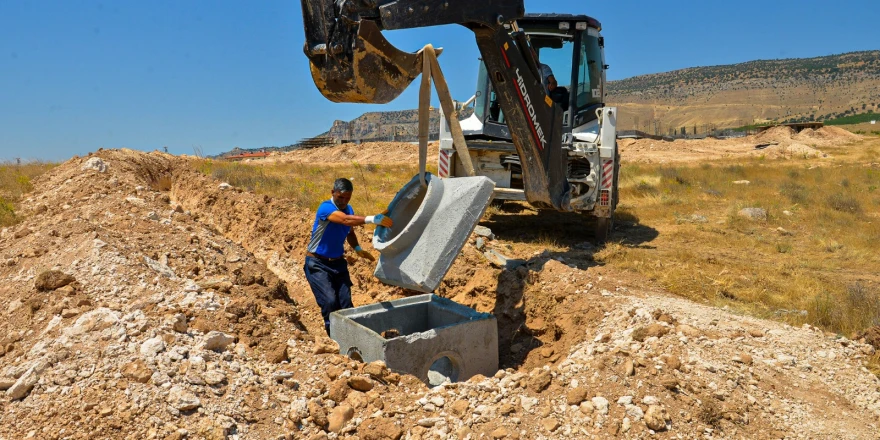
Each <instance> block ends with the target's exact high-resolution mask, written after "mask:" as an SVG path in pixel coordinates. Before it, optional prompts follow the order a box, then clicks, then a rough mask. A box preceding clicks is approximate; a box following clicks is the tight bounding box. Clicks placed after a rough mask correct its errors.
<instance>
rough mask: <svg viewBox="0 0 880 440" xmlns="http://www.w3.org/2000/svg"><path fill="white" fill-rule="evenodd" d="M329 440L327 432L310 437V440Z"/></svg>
mask: <svg viewBox="0 0 880 440" xmlns="http://www.w3.org/2000/svg"><path fill="white" fill-rule="evenodd" d="M329 438H330V437H329V436H328V435H327V433H326V432H324V431H321V432H318V433H316V434H315V435H313V436H311V437H309V440H327V439H329Z"/></svg>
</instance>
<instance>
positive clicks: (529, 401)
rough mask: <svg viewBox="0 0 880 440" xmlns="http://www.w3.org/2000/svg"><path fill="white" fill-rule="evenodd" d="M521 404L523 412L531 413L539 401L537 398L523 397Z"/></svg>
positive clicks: (520, 400) (520, 399)
mask: <svg viewBox="0 0 880 440" xmlns="http://www.w3.org/2000/svg"><path fill="white" fill-rule="evenodd" d="M519 404H520V406H522V408H523V410H525V411H526V412H529V411H530V410H531V409H532V408H534V407H535V405H537V404H538V399H537V398H535V397H527V396H522V397H520V398H519Z"/></svg>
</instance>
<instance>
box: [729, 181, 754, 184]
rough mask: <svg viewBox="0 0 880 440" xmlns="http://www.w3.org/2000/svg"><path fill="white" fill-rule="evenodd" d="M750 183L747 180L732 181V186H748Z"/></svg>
mask: <svg viewBox="0 0 880 440" xmlns="http://www.w3.org/2000/svg"><path fill="white" fill-rule="evenodd" d="M750 183H752V182H749V181H748V180H734V181H733V184H734V185H748V184H750Z"/></svg>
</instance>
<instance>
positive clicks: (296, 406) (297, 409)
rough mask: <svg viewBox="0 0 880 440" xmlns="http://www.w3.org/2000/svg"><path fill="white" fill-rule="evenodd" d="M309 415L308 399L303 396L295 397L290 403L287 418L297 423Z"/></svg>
mask: <svg viewBox="0 0 880 440" xmlns="http://www.w3.org/2000/svg"><path fill="white" fill-rule="evenodd" d="M308 416H309V401H308V400H306V399H304V398H302V397H301V398H299V399H295V400H294V401H293V402H291V403H290V410H288V411H287V418H288V419H289V420H290V421H291V422H293V423H299V422H301V421H303V420H305V419H306V418H307V417H308Z"/></svg>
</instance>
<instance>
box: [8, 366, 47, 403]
mask: <svg viewBox="0 0 880 440" xmlns="http://www.w3.org/2000/svg"><path fill="white" fill-rule="evenodd" d="M39 380H40V377H39V374H38V373H36V372H34V371H33V369H30V370H28V371H27V372H26V373H25V374H23V375H22V376H21V377H19V378H18V380H17V381H15V383H14V384H12V386H11V387H9V389H8V390H6V396H8V397H9V399H10V400H20V399H24V398H25V397H27V395H28V394H30V392H31V390H32V389H34V386H36V385H37V382H39Z"/></svg>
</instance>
